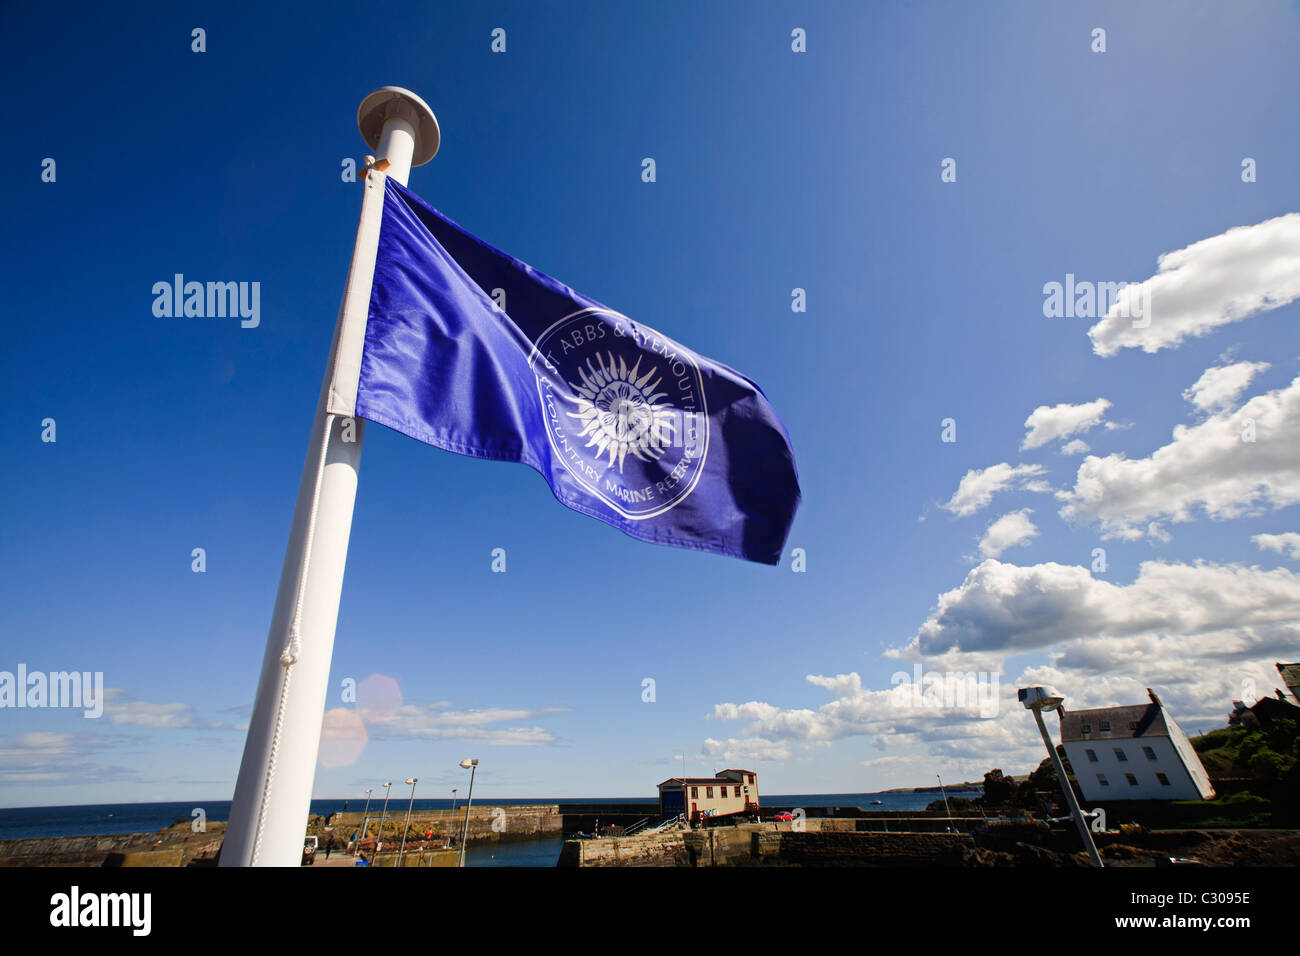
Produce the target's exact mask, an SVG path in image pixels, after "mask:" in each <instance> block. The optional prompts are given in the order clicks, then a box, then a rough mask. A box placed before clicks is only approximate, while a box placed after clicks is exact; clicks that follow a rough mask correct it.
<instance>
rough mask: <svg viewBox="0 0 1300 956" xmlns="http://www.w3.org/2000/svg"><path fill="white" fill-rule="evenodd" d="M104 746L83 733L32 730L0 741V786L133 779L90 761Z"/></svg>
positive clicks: (117, 769)
mask: <svg viewBox="0 0 1300 956" xmlns="http://www.w3.org/2000/svg"><path fill="white" fill-rule="evenodd" d="M107 743H108V739H107V738H105V737H102V736H100V735H99V734H87V733H85V732H78V733H57V732H52V731H33V732H30V733H23V734H15V735H13V736H10V737H7V738H0V784H6V785H10V786H52V785H63V784H84V783H87V782H102V781H120V780H132V779H134V778H135V777H136V773H135V771H133V770H128V769H125V768H123V767H120V766H117V765H111V766H110V765H106V764H96V763H92V762H91V761H90V758H91V756H92V755H93V754H95V753H97V752H99V751H102V750H104V749H105V747H106V745H107Z"/></svg>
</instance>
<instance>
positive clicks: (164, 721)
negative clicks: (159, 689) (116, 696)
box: [105, 700, 198, 730]
mask: <svg viewBox="0 0 1300 956" xmlns="http://www.w3.org/2000/svg"><path fill="white" fill-rule="evenodd" d="M105 716H106V717H107V718H108V722H109V723H110V724H112V725H113V726H114V727H127V726H130V727H148V728H150V729H151V730H173V729H176V728H178V727H197V726H198V721H197V720H196V719H195V716H194V708H193V707H192V706H190V705H189V704H152V703H149V702H148V701H144V700H128V701H123V702H121V703H117V702H110V703H109V705H108V707H106V708H105Z"/></svg>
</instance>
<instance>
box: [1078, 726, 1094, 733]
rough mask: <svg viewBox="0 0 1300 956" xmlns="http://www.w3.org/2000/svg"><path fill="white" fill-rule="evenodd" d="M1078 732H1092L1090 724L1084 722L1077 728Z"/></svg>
mask: <svg viewBox="0 0 1300 956" xmlns="http://www.w3.org/2000/svg"><path fill="white" fill-rule="evenodd" d="M1079 733H1081V734H1090V733H1092V724H1084V725H1083V726H1082V727H1080V728H1079Z"/></svg>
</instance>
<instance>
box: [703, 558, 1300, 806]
mask: <svg viewBox="0 0 1300 956" xmlns="http://www.w3.org/2000/svg"><path fill="white" fill-rule="evenodd" d="M1298 641H1300V575H1297V574H1295V573H1292V572H1291V571H1289V570H1287V569H1279V570H1273V571H1265V570H1261V569H1260V568H1257V567H1245V566H1241V565H1216V564H1209V563H1205V562H1200V563H1197V564H1181V563H1167V562H1157V561H1150V562H1146V563H1144V564H1143V565H1142V566H1141V568H1140V571H1139V574H1138V578H1137V580H1136V581H1134V582H1133V583H1132V584H1128V585H1118V584H1114V583H1111V582H1109V581H1105V580H1100V579H1097V578H1094V577H1093V576H1092V575H1090V574H1089V573H1088V572H1087V571H1086V570H1085V569H1083V568H1080V567H1072V566H1067V565H1060V564H1039V565H1034V566H1030V567H1018V566H1015V565H1009V564H1002V563H1000V562H998V561H994V560H989V561H985V562H984V563H982V564H981V565H979V566H978V567H976V568H974V569H972V570H971V571H970V573H969V574H968V575H967V577H966V580H965V581H964V582H963V583H962V584H961V585H960V586H959V587H957V588H954V589H953V590H951V591H949V592H947V593H946V594H943V595H940V597H939V600H938V606H937V608H936V610H935V611H934V612H933V613H932V614H931V615H930V617H929V619H928V620H927V621H926V622H925V623H924V624H922V626H921V627H920V628H919V629H918V630H917V633H916V635H915V636H914V638H913V639H912V641H911V642H910V643H909V644H908V645H907V646H906V647H903V648H897V649H894V650H891V651H889V652H887V654H886V657H887V658H895V659H900V658H908V659H911V660H913V661H915V662H916V663H915V664H914V665H913V672H912V673H911V674H909V673H906V672H901V671H900V672H899V673H896V674H895V675H894V676H893V677H892V678H891V681H890V683H891V687H889V688H887V689H880V690H876V689H871V688H869V687H864V686H863V683H862V678H861V677H860V675H859V674H857V673H856V672H855V673H848V674H837V675H834V676H828V675H808V676H807V678H806V680H807V682H808V683H809V684H810V685H812V686H814V687H817V688H820V689H821V690H822V691H824V692H825V693H826V695H827V696H828V697H829V698H830V699H829V700H828V701H826V702H824V703H822V704H821V705H820V706H818V707H816V708H815V709H812V708H807V707H798V706H796V707H780V706H777V705H774V704H772V703H768V702H764V701H749V702H746V703H740V704H736V703H726V704H718V705H716V706H715V707H714V710H713V713H712V714H711V715H710V719H712V720H717V721H744V722H746V723H747V726H745V727H744V728H743V730H742V731H741V733H740V734H739V735H738V736H737V737H734V738H729V739H728V740H726V741H715V740H712V739H711V740H710V741H708V743H707V745H706V746H707V747H708V748H709V749H710V752H713V753H728V754H732V755H734V756H736V757H738V758H740V757H741V755H744V756H749V757H751V759H757V758H758V757H759V755H760V754H764V753H766V754H768V757H767V758H766V759H774V760H780V759H784V756H786V755H788V753H791V752H793V751H794V747H795V746H796V745H798V746H799V747H801V748H804V749H807V748H818V747H829V746H834V745H835V744H836V742H838V741H841V740H845V739H848V738H853V737H865V738H868V739H869V741H870V744H871V745H872V746H874V747H875V748H876V749H878V750H885V751H886V752H887V753H886V755H885V756H880V757H874V758H871V759H867V760H864V761H862V763H861V765H862V766H863V767H865V768H868V769H869V770H870V771H872V774H873V780H872V785H873V786H885V785H895V784H917V783H920V782H922V781H923V780H928V779H929V778H930V777H931V775H932V770H933V769H934V768H935V767H942V768H943V770H944V776H945V778H946V780H954V781H955V780H958V779H961V778H963V777H964V778H965V779H971V780H978V779H979V778H980V776H981V775H982V774H983V773H984V772H985V771H986V770H989V769H991V768H993V767H1000V768H1002V769H1003V770H1004V771H1005V772H1007V773H1023V772H1025V771H1027V770H1030V769H1032V768H1034V767H1036V766H1037V765H1038V764H1039V762H1040V761H1041V760H1042V758H1043V751H1042V742H1041V739H1040V738H1039V736H1038V734H1037V732H1036V730H1035V729H1034V725H1033V721H1032V719H1031V718H1030V717H1028V716H1027V715H1026V713H1025V711H1024V709H1023V708H1022V707H1021V706H1020V705H1019V703H1018V702H1017V701H1016V699H1015V694H1016V688H1018V687H1022V686H1026V685H1032V684H1052V685H1055V686H1056V687H1057V688H1059V689H1060V690H1061V691H1062V692H1063V693H1064V694H1065V695H1066V698H1067V706H1068V707H1071V708H1075V709H1078V708H1085V707H1102V706H1113V705H1117V704H1140V703H1145V702H1146V700H1147V695H1146V688H1148V687H1152V688H1154V689H1156V690H1157V691H1158V692H1159V694H1160V695H1161V699H1162V700H1163V702H1164V703H1165V705H1166V706H1167V707H1169V708H1170V710H1171V712H1172V713H1173V714H1174V715H1175V717H1176V718H1177V719H1178V721H1179V722H1180V724H1181V725H1182V726H1183V728H1184V729H1185V730H1187V731H1189V732H1190V733H1193V734H1195V733H1197V732H1201V731H1204V730H1207V729H1211V728H1214V727H1221V726H1223V725H1224V723H1225V722H1226V717H1227V714H1228V711H1229V709H1230V708H1231V701H1232V700H1234V699H1249V700H1250V701H1251V702H1253V701H1254V700H1255V699H1258V697H1260V696H1265V695H1267V694H1268V693H1269V692H1270V688H1271V687H1272V686H1273V685H1274V684H1275V683H1277V676H1276V672H1275V671H1274V670H1273V669H1272V667H1271V662H1272V661H1273V660H1278V659H1282V658H1283V657H1285V656H1286V655H1287V653H1288V649H1289V648H1293V647H1294V646H1295V645H1296V643H1297V642H1298ZM1030 652H1037V653H1038V654H1039V655H1040V656H1042V655H1044V654H1045V655H1046V657H1047V660H1046V661H1041V660H1040V661H1039V662H1036V663H1033V664H1030V665H1028V666H1023V667H1021V668H1019V674H1018V676H1016V678H1015V679H1014V680H1007V679H1002V680H997V678H998V677H999V675H1001V674H1003V673H1004V672H1006V665H1007V664H1008V662H1009V661H1011V660H1012V659H1013V658H1015V657H1017V656H1020V655H1023V654H1026V653H1030ZM918 668H924V670H923V671H922V670H919V669H918ZM977 673H978V675H979V678H980V680H981V681H984V680H986V679H988V678H992V679H993V681H994V682H992V683H991V684H984V686H985V687H986V688H991V691H992V694H993V698H994V700H996V701H997V702H998V706H997V708H996V712H990V711H988V710H986V709H985V708H984V707H983V706H976V705H975V704H974V703H973V702H971V701H969V700H968V701H967V702H966V704H963V702H962V701H960V700H957V701H952V700H946V699H945V700H942V701H940V702H939V705H938V706H935V705H933V704H930V703H929V702H928V701H926V702H918V701H917V699H916V695H915V694H909V691H910V690H911V689H912V688H916V687H919V686H921V684H922V680H921V677H922V674H924V676H925V679H926V680H928V679H930V678H932V677H933V676H934V675H939V676H940V677H941V678H943V679H945V680H946V679H949V678H951V677H952V676H954V675H955V676H958V677H963V676H970V677H974V676H976V674H977ZM1011 673H1015V672H1014V671H1012V672H1011ZM900 694H901V697H900ZM746 746H748V748H749V749H748V750H746V749H745V747H746ZM739 762H742V763H743V759H741V760H739ZM950 775H951V776H950Z"/></svg>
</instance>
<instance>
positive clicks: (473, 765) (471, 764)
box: [457, 757, 478, 866]
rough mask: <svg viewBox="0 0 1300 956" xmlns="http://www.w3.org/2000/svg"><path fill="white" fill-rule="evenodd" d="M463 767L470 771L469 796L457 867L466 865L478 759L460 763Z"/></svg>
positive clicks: (466, 802) (474, 758)
mask: <svg viewBox="0 0 1300 956" xmlns="http://www.w3.org/2000/svg"><path fill="white" fill-rule="evenodd" d="M460 765H461V767H463V768H464V769H466V770H468V771H469V795H468V796H466V798H465V826H464V827H462V828H461V831H460V862H459V863H457V866H464V865H465V840H466V838H467V837H468V836H469V808H470V805H471V804H472V803H473V802H474V775H475V774H476V773H478V758H477V757H466V758H465V759H464V760H462V761H461V762H460Z"/></svg>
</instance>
